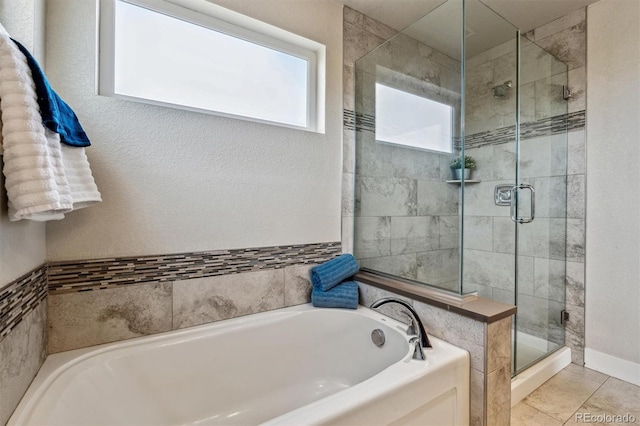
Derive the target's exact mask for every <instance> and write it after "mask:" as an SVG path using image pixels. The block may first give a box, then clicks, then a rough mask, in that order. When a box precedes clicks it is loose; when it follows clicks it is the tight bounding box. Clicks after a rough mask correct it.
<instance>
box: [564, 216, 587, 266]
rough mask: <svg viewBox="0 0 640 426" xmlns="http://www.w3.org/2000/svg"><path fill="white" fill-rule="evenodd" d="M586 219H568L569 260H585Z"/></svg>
mask: <svg viewBox="0 0 640 426" xmlns="http://www.w3.org/2000/svg"><path fill="white" fill-rule="evenodd" d="M584 230H585V228H584V220H583V219H567V260H571V261H573V262H584Z"/></svg>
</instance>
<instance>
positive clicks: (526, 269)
mask: <svg viewBox="0 0 640 426" xmlns="http://www.w3.org/2000/svg"><path fill="white" fill-rule="evenodd" d="M534 263H535V258H533V257H530V256H518V293H522V294H528V295H529V296H533V283H534V280H535V275H534ZM511 303H513V302H511Z"/></svg>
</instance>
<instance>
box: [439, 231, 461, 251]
mask: <svg viewBox="0 0 640 426" xmlns="http://www.w3.org/2000/svg"><path fill="white" fill-rule="evenodd" d="M439 239H440V243H439V245H438V248H439V249H440V250H447V249H457V248H459V247H460V236H459V235H457V234H446V235H440V236H439Z"/></svg>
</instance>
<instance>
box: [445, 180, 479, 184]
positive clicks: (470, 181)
mask: <svg viewBox="0 0 640 426" xmlns="http://www.w3.org/2000/svg"><path fill="white" fill-rule="evenodd" d="M445 182H447V183H456V184H460V182H462V181H461V180H460V179H456V180H445ZM480 182H482V181H480V180H477V179H465V180H464V183H480Z"/></svg>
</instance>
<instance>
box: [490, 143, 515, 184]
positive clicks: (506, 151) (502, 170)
mask: <svg viewBox="0 0 640 426" xmlns="http://www.w3.org/2000/svg"><path fill="white" fill-rule="evenodd" d="M493 159H494V160H493V161H494V162H493V180H497V181H503V182H504V183H514V184H515V176H516V146H515V143H505V144H500V145H494V147H493Z"/></svg>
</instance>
